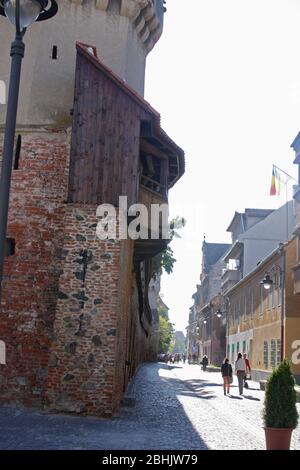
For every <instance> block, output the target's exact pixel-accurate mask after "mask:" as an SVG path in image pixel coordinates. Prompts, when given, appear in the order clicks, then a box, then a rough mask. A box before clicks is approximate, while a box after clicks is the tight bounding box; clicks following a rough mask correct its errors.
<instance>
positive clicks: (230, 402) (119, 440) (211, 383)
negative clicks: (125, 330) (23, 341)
mask: <svg viewBox="0 0 300 470" xmlns="http://www.w3.org/2000/svg"><path fill="white" fill-rule="evenodd" d="M233 385H234V386H233V388H232V390H231V391H232V394H231V396H224V394H223V387H222V382H221V376H220V373H218V372H203V371H201V369H200V367H199V366H198V365H188V364H185V365H179V366H167V365H165V364H161V363H159V364H144V365H142V366H141V367H140V369H139V372H138V374H137V377H136V380H135V387H134V388H135V397H136V404H135V406H133V407H125V406H123V407H122V408H121V410H120V412H119V415H118V416H116V417H115V418H114V419H112V420H105V419H98V418H91V417H77V416H69V415H54V414H49V413H45V412H38V411H32V410H24V409H23V410H21V409H16V408H10V407H1V408H0V422H1V441H0V449H1V450H4V449H5V450H6V449H7V450H15V449H32V450H46V449H57V450H63V449H64V450H81V449H95V450H103V449H104V450H108V449H109V450H201V449H203V450H208V449H212V450H217V449H225V450H227V449H228V450H229V449H244V450H246V449H248V450H254V449H264V448H265V441H264V433H263V429H262V419H261V409H262V405H263V397H264V392H263V391H261V390H259V389H258V384H257V383H254V382H250V388H249V389H248V390H245V394H244V396H243V398H241V397H240V396H239V394H238V388H237V380H236V378H235V379H234V384H233ZM297 406H298V407H299V411H300V406H299V404H298V405H297ZM291 448H292V449H300V427H299V426H298V428H297V429H296V430H295V431H294V432H293V439H292V446H291Z"/></svg>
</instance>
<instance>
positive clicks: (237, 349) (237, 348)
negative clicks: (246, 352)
mask: <svg viewBox="0 0 300 470" xmlns="http://www.w3.org/2000/svg"><path fill="white" fill-rule="evenodd" d="M239 352H240V343H239V341H238V342H237V343H236V353H237V354H238V353H239Z"/></svg>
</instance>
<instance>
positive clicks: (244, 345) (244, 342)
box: [243, 341, 246, 353]
mask: <svg viewBox="0 0 300 470" xmlns="http://www.w3.org/2000/svg"><path fill="white" fill-rule="evenodd" d="M244 352H246V341H243V353H244Z"/></svg>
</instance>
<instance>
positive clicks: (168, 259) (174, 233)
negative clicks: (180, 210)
mask: <svg viewBox="0 0 300 470" xmlns="http://www.w3.org/2000/svg"><path fill="white" fill-rule="evenodd" d="M185 225H186V220H185V219H184V218H183V217H176V218H175V219H172V220H171V222H170V235H169V236H170V242H171V241H172V240H173V239H174V238H181V237H180V235H179V233H178V230H180V229H181V228H182V227H184V226H185ZM175 263H176V259H175V258H174V253H173V250H172V248H171V247H170V246H169V245H168V246H167V248H166V249H165V250H164V251H163V252H162V253H160V254H159V255H157V256H155V258H154V261H153V271H154V274H162V271H163V269H164V270H165V271H166V273H168V274H171V273H172V272H173V268H174V264H175Z"/></svg>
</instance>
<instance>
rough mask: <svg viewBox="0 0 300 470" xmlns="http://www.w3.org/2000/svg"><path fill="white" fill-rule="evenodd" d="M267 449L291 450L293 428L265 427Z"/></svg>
mask: <svg viewBox="0 0 300 470" xmlns="http://www.w3.org/2000/svg"><path fill="white" fill-rule="evenodd" d="M264 430H265V436H266V447H267V450H289V449H290V443H291V436H292V432H293V430H292V429H290V428H264Z"/></svg>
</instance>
